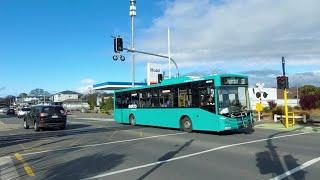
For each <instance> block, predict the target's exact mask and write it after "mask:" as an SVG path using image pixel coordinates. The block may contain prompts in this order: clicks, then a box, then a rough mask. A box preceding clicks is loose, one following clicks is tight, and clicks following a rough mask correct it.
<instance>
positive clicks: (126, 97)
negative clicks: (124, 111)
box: [121, 93, 130, 108]
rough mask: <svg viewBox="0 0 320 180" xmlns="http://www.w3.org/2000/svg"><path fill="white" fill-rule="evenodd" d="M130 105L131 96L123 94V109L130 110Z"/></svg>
mask: <svg viewBox="0 0 320 180" xmlns="http://www.w3.org/2000/svg"><path fill="white" fill-rule="evenodd" d="M129 103H130V96H129V94H127V93H123V94H122V96H121V107H122V108H128V106H129Z"/></svg>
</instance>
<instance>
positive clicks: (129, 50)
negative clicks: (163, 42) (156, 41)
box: [123, 48, 179, 77]
mask: <svg viewBox="0 0 320 180" xmlns="http://www.w3.org/2000/svg"><path fill="white" fill-rule="evenodd" d="M123 49H124V50H126V51H128V52H131V53H140V54H146V55H150V56H156V57H161V58H165V59H170V60H171V62H172V63H173V64H174V66H175V67H176V70H177V77H179V67H178V65H177V63H176V62H175V61H174V60H173V59H172V58H171V57H170V58H169V57H168V56H164V55H160V54H155V53H150V52H145V51H138V50H135V49H129V48H123Z"/></svg>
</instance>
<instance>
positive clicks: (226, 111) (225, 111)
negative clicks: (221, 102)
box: [220, 108, 229, 114]
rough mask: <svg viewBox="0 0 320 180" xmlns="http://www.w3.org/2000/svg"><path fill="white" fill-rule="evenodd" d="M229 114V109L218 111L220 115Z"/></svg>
mask: <svg viewBox="0 0 320 180" xmlns="http://www.w3.org/2000/svg"><path fill="white" fill-rule="evenodd" d="M228 113H229V108H222V109H221V110H220V114H228Z"/></svg>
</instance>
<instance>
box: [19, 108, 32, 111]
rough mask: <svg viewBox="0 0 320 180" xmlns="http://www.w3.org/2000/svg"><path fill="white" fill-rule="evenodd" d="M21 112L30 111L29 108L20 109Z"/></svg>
mask: <svg viewBox="0 0 320 180" xmlns="http://www.w3.org/2000/svg"><path fill="white" fill-rule="evenodd" d="M21 111H30V108H22V109H21Z"/></svg>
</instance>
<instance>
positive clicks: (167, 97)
mask: <svg viewBox="0 0 320 180" xmlns="http://www.w3.org/2000/svg"><path fill="white" fill-rule="evenodd" d="M172 91H173V90H172V89H170V88H164V89H160V92H159V100H160V107H173V92H172Z"/></svg>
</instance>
